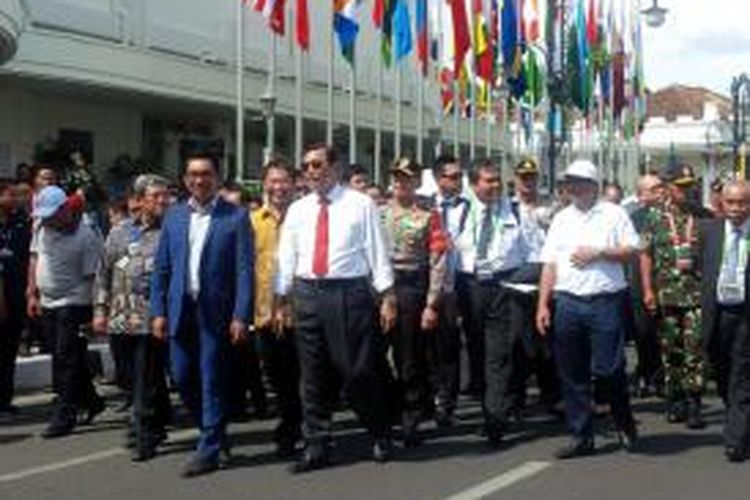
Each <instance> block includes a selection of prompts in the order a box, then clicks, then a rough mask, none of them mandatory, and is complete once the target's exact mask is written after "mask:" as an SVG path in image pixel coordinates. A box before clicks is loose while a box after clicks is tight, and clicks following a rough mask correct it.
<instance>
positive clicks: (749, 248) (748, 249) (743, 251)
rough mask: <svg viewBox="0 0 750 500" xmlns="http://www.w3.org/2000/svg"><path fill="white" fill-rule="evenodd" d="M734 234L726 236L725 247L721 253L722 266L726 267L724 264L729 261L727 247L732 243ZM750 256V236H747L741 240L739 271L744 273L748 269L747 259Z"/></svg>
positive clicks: (738, 256)
mask: <svg viewBox="0 0 750 500" xmlns="http://www.w3.org/2000/svg"><path fill="white" fill-rule="evenodd" d="M731 240H732V233H731V232H728V233H727V234H725V235H724V245H723V248H722V252H721V263H722V264H721V265H722V267H724V263H725V262H726V261H727V247H728V246H729V245H728V244H731V243H732V241H731ZM748 254H750V234H745V235H744V237H741V238H740V248H739V255H737V269H736V270H737V271H738V273H740V274H741V273H742V272H743V271H745V268H746V267H747V257H748Z"/></svg>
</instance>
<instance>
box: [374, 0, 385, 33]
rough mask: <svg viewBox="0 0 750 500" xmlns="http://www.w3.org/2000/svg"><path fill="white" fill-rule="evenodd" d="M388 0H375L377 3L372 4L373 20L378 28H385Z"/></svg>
mask: <svg viewBox="0 0 750 500" xmlns="http://www.w3.org/2000/svg"><path fill="white" fill-rule="evenodd" d="M387 3H388V0H375V5H373V6H372V22H373V23H374V24H375V27H376V28H378V29H382V28H383V22H384V21H385V12H386V9H387V8H388V7H387Z"/></svg>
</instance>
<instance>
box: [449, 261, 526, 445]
mask: <svg viewBox="0 0 750 500" xmlns="http://www.w3.org/2000/svg"><path fill="white" fill-rule="evenodd" d="M502 279H503V276H502V275H497V276H495V277H494V278H493V279H491V280H487V281H479V280H477V279H475V278H474V277H472V276H467V275H463V276H462V279H461V281H462V282H463V286H462V291H461V292H460V293H462V294H466V295H465V296H463V297H462V299H463V300H466V301H467V302H468V304H466V305H467V307H466V309H464V311H465V312H463V313H462V314H463V318H464V321H465V323H466V324H467V330H471V331H472V332H474V333H473V335H476V336H478V337H479V339H480V340H481V341H482V342H483V349H482V360H483V368H484V376H483V384H484V385H483V395H484V397H483V400H482V401H483V404H482V409H483V412H484V418H485V425H486V426H487V427H488V429H490V430H492V431H502V430H503V428H504V427H505V425H506V423H507V420H508V413H509V411H510V408H511V399H510V398H509V397H508V395H509V392H510V391H509V387H510V382H511V373H512V371H513V341H514V339H515V338H517V336H518V331H519V328H520V313H519V304H518V302H517V301H516V300H515V298H514V297H513V294H512V293H511V292H510V291H509V290H508V289H506V288H504V287H503V286H501V285H500V282H501V281H502Z"/></svg>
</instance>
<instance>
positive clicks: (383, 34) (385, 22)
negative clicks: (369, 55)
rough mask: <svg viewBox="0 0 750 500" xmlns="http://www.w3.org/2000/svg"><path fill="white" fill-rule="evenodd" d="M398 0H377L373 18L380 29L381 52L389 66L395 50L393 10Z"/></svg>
mask: <svg viewBox="0 0 750 500" xmlns="http://www.w3.org/2000/svg"><path fill="white" fill-rule="evenodd" d="M395 7H396V0H375V6H374V8H373V12H372V20H373V23H374V24H375V27H376V28H378V29H380V54H381V56H382V57H383V62H384V63H385V65H386V66H387V67H390V65H391V55H392V52H393V12H394V9H395Z"/></svg>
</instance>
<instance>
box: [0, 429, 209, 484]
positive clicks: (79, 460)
mask: <svg viewBox="0 0 750 500" xmlns="http://www.w3.org/2000/svg"><path fill="white" fill-rule="evenodd" d="M197 436H198V431H197V430H195V429H186V430H183V431H179V432H173V433H171V434H170V435H169V442H170V443H176V442H179V441H185V440H187V439H192V438H196V437H197ZM126 452H127V450H125V449H123V448H109V449H107V450H102V451H97V452H95V453H90V454H88V455H82V456H80V457H75V458H71V459H69V460H63V461H62V462H55V463H51V464H47V465H40V466H37V467H31V468H28V469H23V470H20V471H17V472H11V473H8V474H3V475H0V484H3V483H12V482H14V481H20V480H22V479H26V478H29V477H33V476H39V475H41V474H47V473H49V472H57V471H59V470H63V469H69V468H71V467H77V466H79V465H85V464H89V463H92V462H101V461H102V460H107V459H109V458H112V457H116V456H119V455H123V454H125V453H126Z"/></svg>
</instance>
